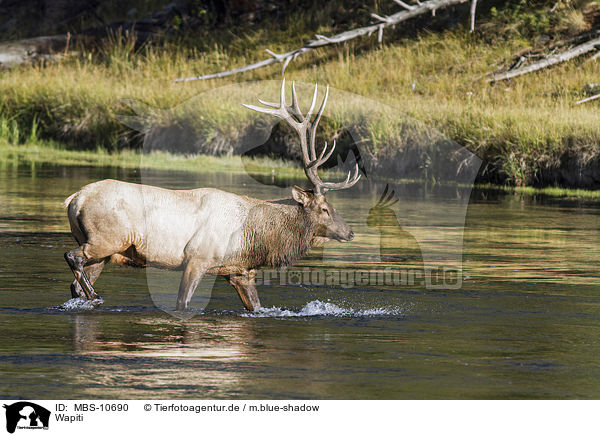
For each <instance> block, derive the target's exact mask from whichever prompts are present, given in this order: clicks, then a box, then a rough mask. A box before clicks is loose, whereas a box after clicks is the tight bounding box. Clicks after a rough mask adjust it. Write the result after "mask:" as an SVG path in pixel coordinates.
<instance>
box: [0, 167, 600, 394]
mask: <svg viewBox="0 0 600 436" xmlns="http://www.w3.org/2000/svg"><path fill="white" fill-rule="evenodd" d="M104 178H117V179H120V180H128V181H140V180H143V181H144V182H150V183H153V184H157V185H166V186H172V187H182V188H183V187H187V188H191V187H196V186H214V187H219V188H222V189H225V190H230V191H233V192H236V193H240V194H249V195H254V196H258V197H261V198H269V195H271V194H272V193H276V194H278V193H281V192H284V193H285V192H289V190H287V191H286V190H281V189H280V188H276V187H273V186H270V185H261V186H264V187H263V188H257V185H256V184H253V183H248V180H247V179H248V176H245V175H235V174H218V173H210V174H185V173H168V172H158V171H156V172H145V174H144V177H143V178H141V177H140V174H139V172H138V171H135V170H119V169H114V168H104V169H102V168H86V167H80V168H77V167H58V166H38V167H35V166H29V165H27V166H15V165H12V166H11V165H5V166H4V167H2V168H0V205H1V209H0V375H1V377H0V397H3V398H37V399H50V398H64V399H79V398H107V399H117V398H119V399H145V398H172V399H175V398H179V399H208V398H210V399H226V398H233V399H236V398H238V399H246V398H270V399H289V398H295V399H302V398H319V399H421V398H429V399H433V398H440V399H446V398H454V399H457V398H465V399H467V398H469V399H483V398H598V397H599V396H600V295H599V294H600V276H599V271H600V269H599V266H600V248H599V247H600V244H599V242H600V237H599V231H598V229H599V227H600V202H598V201H593V200H581V199H557V198H548V197H540V196H538V197H530V196H522V195H514V194H506V193H498V192H490V191H473V192H472V193H471V194H470V196H468V197H467V198H466V200H467V201H468V208H467V209H466V215H465V218H464V232H462V229H458V227H456V226H455V224H456V223H454V222H453V226H455V227H456V229H458V230H456V231H455V230H452V231H450V233H448V234H454V236H456V238H454V239H453V241H454V243H456V242H457V241H458V242H460V241H462V246H460V247H459V248H460V250H459V253H458V254H459V255H460V256H462V257H461V258H462V273H461V275H460V277H459V279H458V282H457V283H458V285H456V286H448V287H444V286H441V287H440V286H438V287H435V288H432V287H427V286H425V285H423V284H420V283H418V281H417V282H415V283H414V284H411V283H410V282H406V283H402V284H401V285H397V283H396V284H391V285H390V283H387V282H386V283H380V284H379V285H378V284H377V283H372V282H368V283H364V284H357V283H354V284H353V285H352V286H348V285H347V283H346V285H345V286H341V285H339V284H337V285H336V283H332V284H328V283H322V282H319V283H308V284H307V283H304V282H293V280H291V279H290V280H289V282H288V283H284V284H282V283H281V282H280V281H278V280H279V279H276V280H272V281H271V282H270V283H269V284H262V285H260V286H259V295H260V298H261V301H262V304H263V306H264V308H263V309H262V310H261V311H259V312H258V313H254V314H251V313H248V312H246V311H245V310H244V309H243V307H242V305H241V304H240V301H239V299H238V297H237V296H236V294H235V291H234V290H233V289H232V288H231V287H230V286H229V285H228V284H227V283H226V282H224V281H221V280H220V279H219V280H217V281H216V282H215V283H214V288H213V289H212V297H211V298H210V301H209V302H208V305H207V306H206V308H204V309H202V308H199V309H197V310H195V311H194V312H193V314H195V316H194V317H193V318H190V319H179V318H177V317H174V316H172V315H171V314H169V313H167V312H165V311H163V310H160V309H159V308H157V304H156V303H155V298H154V297H155V295H154V292H153V287H155V286H156V283H155V282H152V281H151V280H148V279H147V276H146V270H141V269H133V268H119V267H117V266H108V267H106V268H105V270H104V272H103V273H102V275H101V276H100V279H99V280H98V282H97V284H96V289H97V291H98V292H99V293H100V295H102V297H103V300H104V302H103V303H102V304H101V305H99V306H97V307H95V308H92V307H89V305H85V304H81V302H78V301H68V300H69V299H70V292H69V284H70V282H71V281H72V279H73V277H72V274H71V272H70V270H69V268H68V267H67V265H66V263H65V262H64V260H63V253H64V252H65V251H67V250H68V249H71V248H74V247H75V245H74V242H73V239H72V237H71V236H70V234H69V230H68V221H67V218H66V213H65V210H64V209H62V207H61V202H62V201H63V200H64V198H66V197H67V196H68V195H70V194H71V193H73V192H75V191H76V190H78V189H79V188H80V187H81V186H83V185H85V184H86V183H89V182H91V181H95V180H100V179H104ZM297 182H299V183H302V182H303V181H302V180H298V181H297ZM283 184H288V183H287V182H283ZM357 186H358V185H357ZM382 190H383V188H382V189H379V191H377V190H375V191H374V190H366V189H362V190H361V189H353V190H352V192H339V193H332V195H331V196H329V195H328V198H329V199H330V201H331V202H332V203H333V204H334V205H335V206H336V208H337V209H338V210H339V211H340V213H341V214H342V216H344V217H346V218H347V220H348V221H349V222H350V223H351V224H352V225H353V227H354V230H355V232H356V234H357V237H356V239H355V241H353V242H352V243H350V244H338V243H335V242H331V243H329V244H328V245H327V246H326V248H325V249H322V250H320V249H315V250H313V251H312V252H311V253H310V254H309V255H308V256H307V257H306V258H305V259H303V260H302V261H301V262H300V263H299V264H298V265H297V266H296V267H295V269H293V271H300V272H302V271H304V272H306V271H312V269H314V268H315V266H316V265H321V266H323V265H325V266H326V267H331V268H332V269H333V270H335V271H342V270H343V271H349V270H352V269H353V268H359V267H360V268H367V269H368V267H369V263H370V262H371V266H372V267H374V268H375V269H377V268H379V269H381V268H382V266H385V267H386V268H388V269H389V268H391V269H392V270H393V269H394V268H401V269H402V268H404V269H407V268H408V270H418V269H419V268H422V265H423V264H422V262H423V261H424V260H425V262H428V261H431V262H433V263H435V262H436V261H439V260H440V259H442V258H443V256H440V255H439V253H437V252H436V253H433V254H432V255H431V256H430V258H429V259H427V258H426V257H427V256H425V255H423V256H421V255H420V253H419V252H418V251H419V250H418V247H419V246H420V247H421V248H422V247H423V246H424V245H423V244H425V242H423V241H425V239H426V238H427V237H428V235H436V234H437V233H436V225H432V222H431V221H427V220H425V221H427V225H423V226H420V225H419V224H418V221H416V220H414V219H412V221H410V222H402V219H401V218H398V216H397V215H398V214H397V213H396V215H391V214H390V213H389V210H388V209H386V207H380V208H379V209H378V210H373V209H372V208H373V206H374V205H375V204H377V201H378V199H379V198H380V196H381V193H382ZM272 191H273V192H272ZM399 191H402V187H400V188H398V187H397V188H396V192H399ZM404 192H411V189H410V186H408V187H406V190H405V191H404ZM463 194H464V193H463ZM455 195H456V194H455V193H453V192H452V190H450V191H444V190H438V191H436V189H435V188H431V190H430V191H427V189H426V190H425V191H423V192H421V193H420V194H418V195H414V196H412V197H410V196H405V197H404V198H403V199H404V200H405V201H404V205H402V206H400V207H402V208H404V209H405V210H412V211H413V212H414V213H413V214H412V215H411V216H413V217H414V216H418V214H419V213H420V212H422V211H427V214H433V213H434V212H435V211H436V210H439V209H440V207H442V206H440V205H442V204H443V201H444V199H445V198H446V199H448V198H452V197H453V196H455ZM467 201H465V203H464V204H465V205H466V204H467ZM401 203H402V202H401ZM395 207H398V206H395ZM356 210H363V211H367V212H368V214H369V215H368V216H370V217H371V218H370V221H369V222H367V221H368V220H369V218H367V219H366V220H367V221H366V220H365V219H363V218H364V216H365V215H364V214H363V215H360V214H358V215H357V214H356V213H354V212H355V211H356ZM375 212H378V214H376V213H375ZM386 214H387V215H386ZM458 215H460V214H458ZM458 215H457V216H458ZM357 217H358V218H357ZM360 217H363V218H360ZM394 217H395V219H394ZM361 220H362V221H361ZM363 221H364V222H363ZM369 229H370V231H369ZM459 230H460V231H459ZM452 232H454V233H452ZM382 235H384V236H385V237H383V236H382ZM406 235H409V236H406ZM394 238H396V242H397V246H396V247H395V246H394V244H393V243H390V242H389V241H390V240H394ZM403 238H404V239H403ZM450 239H452V238H450ZM417 240H419V241H420V242H419V243H421V245H419V243H416V244H415V241H417ZM398 241H399V242H398ZM446 242H447V241H446ZM386 244H387V245H386ZM390 244H391V245H390ZM438 245H440V244H438ZM441 245H444V243H441ZM377 246H378V247H379V251H377V250H375V251H373V250H372V248H373V247H377ZM369 247H370V248H369ZM398 247H401V248H402V253H400V255H396V254H397V253H396V252H397V251H398V250H397V249H398ZM415 247H416V248H415ZM395 248H396V250H395ZM452 249H453V250H455V251H456V245H454V246H453V248H452ZM366 251H369V252H370V253H371V254H372V253H373V252H376V254H377V255H378V256H379V257H378V258H377V256H375V257H373V256H371V257H369V255H364V256H363V255H362V254H361V253H363V254H364V252H366ZM324 253H325V254H324ZM455 254H456V253H455ZM376 258H377V259H376ZM436 259H437V260H436ZM455 260H456V259H455ZM359 264H360V265H359ZM309 274H310V273H309ZM287 277H288V278H289V277H290V276H289V275H288V276H287Z"/></svg>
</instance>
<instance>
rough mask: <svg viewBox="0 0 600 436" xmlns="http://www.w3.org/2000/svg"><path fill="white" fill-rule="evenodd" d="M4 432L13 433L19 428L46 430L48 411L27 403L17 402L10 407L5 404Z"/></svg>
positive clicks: (48, 421) (48, 418) (48, 417)
mask: <svg viewBox="0 0 600 436" xmlns="http://www.w3.org/2000/svg"><path fill="white" fill-rule="evenodd" d="M4 408H5V409H6V431H8V432H9V433H14V432H15V430H16V429H17V427H19V428H31V429H34V428H44V429H47V428H48V424H49V423H50V411H49V410H48V409H46V408H44V407H42V406H39V405H37V404H35V403H31V402H29V401H19V402H18V403H13V404H10V405H7V404H5V405H4Z"/></svg>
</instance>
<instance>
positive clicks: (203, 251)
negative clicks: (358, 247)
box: [64, 80, 360, 311]
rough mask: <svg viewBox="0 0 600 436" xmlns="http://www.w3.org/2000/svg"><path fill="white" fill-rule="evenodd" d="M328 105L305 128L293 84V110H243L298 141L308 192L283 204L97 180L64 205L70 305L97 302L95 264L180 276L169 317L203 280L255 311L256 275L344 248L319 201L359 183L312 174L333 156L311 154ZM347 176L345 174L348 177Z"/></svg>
mask: <svg viewBox="0 0 600 436" xmlns="http://www.w3.org/2000/svg"><path fill="white" fill-rule="evenodd" d="M328 95H329V87H327V91H326V92H325V97H324V98H323V101H322V103H321V106H320V108H319V110H318V111H317V113H316V115H315V117H314V119H312V114H313V110H314V109H315V104H316V101H317V86H316V85H315V89H314V94H313V99H312V103H311V105H310V109H309V110H308V112H307V114H306V115H303V114H302V112H301V111H300V108H299V106H298V100H297V96H296V89H295V87H294V84H293V83H292V104H291V106H288V105H287V104H286V101H285V80H284V81H283V83H282V85H281V97H280V102H279V103H269V102H263V101H261V100H259V101H260V102H261V103H262V104H263V105H264V106H266V107H257V106H251V105H244V106H246V107H247V108H249V109H252V110H255V111H258V112H262V113H266V114H271V115H274V116H276V117H278V118H280V119H282V120H285V121H286V122H287V123H288V124H289V125H290V126H291V127H292V128H293V129H294V130H295V131H296V132H297V133H298V135H299V137H300V145H301V147H302V160H303V165H304V172H305V174H306V176H307V177H308V180H309V181H310V182H311V183H312V185H313V187H312V189H302V188H300V187H298V186H294V187H293V188H292V197H293V198H292V199H284V200H270V201H265V200H260V199H256V198H250V197H246V196H241V195H236V194H232V193H229V192H224V191H221V190H218V189H212V188H199V189H192V190H168V189H163V188H159V187H155V186H149V185H140V184H133V183H126V182H121V181H116V180H102V181H99V182H95V183H91V184H89V185H86V186H84V187H83V188H82V189H81V190H80V191H78V192H76V193H75V194H73V195H71V196H70V197H69V198H67V199H66V200H65V203H64V205H65V207H67V208H68V217H69V223H70V225H71V232H72V234H73V236H74V237H75V239H76V241H77V243H78V244H79V247H77V248H75V249H73V250H71V251H68V252H66V253H65V260H66V261H67V263H68V264H69V266H70V267H71V270H72V271H73V274H74V276H75V280H74V281H73V283H72V284H71V295H72V296H73V298H75V297H82V298H87V299H90V300H93V299H96V298H98V294H97V293H96V291H95V290H94V288H93V284H94V282H95V281H96V280H97V278H98V276H99V275H100V272H101V271H102V268H103V266H104V264H105V263H106V262H108V261H112V262H113V263H117V264H119V265H131V266H138V267H145V266H152V267H157V268H164V269H171V270H183V277H182V279H181V282H180V285H179V293H178V295H177V303H176V310H185V309H186V308H187V306H188V303H189V302H190V300H191V298H192V295H193V294H194V291H195V289H196V287H197V286H198V284H199V282H200V281H201V280H202V278H203V276H204V275H205V274H213V275H220V276H223V277H225V278H226V279H227V280H228V281H229V283H231V284H232V285H233V287H234V288H235V289H236V290H237V292H238V295H239V297H240V299H241V300H242V303H243V304H244V307H245V308H246V309H248V310H250V311H254V310H256V309H258V308H260V300H259V298H258V292H257V290H256V286H255V283H254V277H255V275H256V273H257V270H258V269H259V268H261V267H272V268H280V267H284V266H288V265H291V264H293V263H294V262H295V261H297V260H298V259H299V258H301V257H302V256H303V255H304V254H306V252H307V251H308V250H309V249H310V248H311V246H312V245H313V244H314V243H316V242H325V241H327V240H331V239H335V240H337V241H340V242H348V241H351V240H352V239H353V238H354V233H353V232H352V230H351V229H350V227H349V226H348V224H347V223H346V222H345V221H344V219H343V218H342V217H341V216H340V215H339V214H338V213H337V212H336V210H335V208H334V207H333V206H332V205H331V204H330V203H329V202H328V201H327V199H326V198H325V195H324V194H325V192H327V191H330V190H339V189H346V188H350V187H351V186H353V185H354V184H355V183H356V182H358V180H359V178H360V172H359V169H358V164H357V165H356V167H355V168H354V171H353V172H352V171H350V172H349V173H348V176H347V177H346V180H344V181H343V182H337V183H333V182H324V181H322V180H321V179H320V178H319V175H318V174H317V169H318V168H319V166H321V165H322V164H324V163H325V162H326V161H327V159H329V157H330V156H331V155H332V153H333V151H334V149H335V141H334V142H333V144H332V146H331V147H330V148H329V149H328V147H327V143H325V145H324V147H323V149H322V150H321V152H320V153H318V154H317V150H316V147H315V139H316V131H317V126H318V124H319V121H320V119H321V116H322V115H323V110H324V109H325V104H326V103H327V96H328ZM352 173H353V174H352Z"/></svg>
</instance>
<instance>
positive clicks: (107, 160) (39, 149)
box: [0, 139, 600, 199]
mask: <svg viewBox="0 0 600 436" xmlns="http://www.w3.org/2000/svg"><path fill="white" fill-rule="evenodd" d="M7 164H8V165H19V164H52V165H65V166H93V167H119V168H146V169H157V170H168V171H187V172H211V171H214V172H230V173H240V174H241V173H249V174H256V175H273V176H275V177H296V178H297V177H304V172H303V170H302V168H300V167H299V166H297V164H296V163H295V162H292V161H285V160H281V159H272V158H268V157H252V158H249V157H244V158H243V159H239V158H237V157H231V156H206V155H195V156H182V155H179V154H176V155H174V154H171V153H167V152H160V151H156V152H152V153H149V154H144V155H142V154H141V153H140V152H139V151H133V150H121V151H118V152H114V153H108V152H106V150H103V149H98V150H96V151H79V150H66V149H64V148H62V147H61V146H60V144H55V143H52V142H49V141H36V142H35V143H32V144H22V145H10V144H8V143H6V141H3V140H1V139H0V168H2V166H3V165H7ZM475 188H477V189H483V190H500V191H504V192H507V193H515V194H525V195H546V196H550V197H571V198H590V199H600V191H597V190H587V189H567V188H560V187H546V188H534V187H530V186H507V185H495V184H489V183H488V184H476V185H475Z"/></svg>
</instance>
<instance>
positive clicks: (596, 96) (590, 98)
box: [575, 94, 600, 104]
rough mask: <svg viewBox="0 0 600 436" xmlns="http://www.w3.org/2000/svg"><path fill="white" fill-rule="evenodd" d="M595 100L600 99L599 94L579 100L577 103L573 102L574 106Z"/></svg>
mask: <svg viewBox="0 0 600 436" xmlns="http://www.w3.org/2000/svg"><path fill="white" fill-rule="evenodd" d="M597 98H600V94H596V95H592V96H591V97H588V98H584V99H583V100H579V101H577V102H575V104H581V103H585V102H587V101H592V100H596V99H597Z"/></svg>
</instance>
